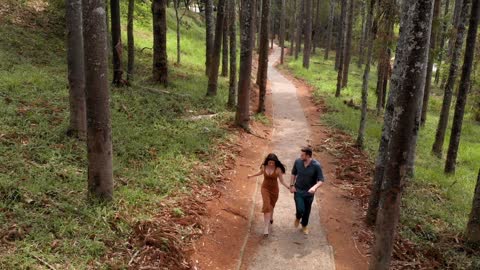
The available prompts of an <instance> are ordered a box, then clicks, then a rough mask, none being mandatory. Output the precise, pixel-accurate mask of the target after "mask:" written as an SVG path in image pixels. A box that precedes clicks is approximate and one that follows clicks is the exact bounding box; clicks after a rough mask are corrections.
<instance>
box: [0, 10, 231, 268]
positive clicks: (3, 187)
mask: <svg viewBox="0 0 480 270" xmlns="http://www.w3.org/2000/svg"><path fill="white" fill-rule="evenodd" d="M9 1H10V2H8V3H9V4H10V5H11V7H12V6H13V7H14V9H15V11H16V12H15V13H13V14H17V15H18V14H20V15H19V16H18V18H20V17H21V15H25V14H24V13H22V12H26V11H29V10H30V9H29V8H28V7H27V6H26V5H27V4H26V3H27V2H25V1H20V2H17V1H15V0H9ZM61 2H63V1H56V0H55V1H50V5H49V6H48V7H47V9H46V10H44V11H41V12H36V13H35V14H36V16H37V18H36V19H35V20H33V19H32V20H30V21H28V23H17V22H13V21H15V20H13V19H15V17H14V16H13V15H12V16H9V17H6V18H4V19H5V21H6V23H4V24H2V27H1V28H0V77H1V78H2V80H0V104H1V105H0V153H1V154H0V232H6V231H7V230H9V229H12V228H19V230H21V231H23V233H22V234H23V237H21V239H17V240H16V241H13V242H12V244H11V245H7V244H4V243H2V244H0V253H1V254H2V256H0V269H32V268H34V269H36V267H37V266H38V265H39V262H38V260H37V259H35V256H38V257H40V258H42V259H43V260H45V261H47V262H49V263H50V264H52V265H54V266H57V268H58V269H92V268H95V269H99V268H106V267H107V266H106V265H102V256H104V255H105V254H106V253H107V252H108V251H109V250H111V249H112V248H113V246H114V245H125V244H126V243H125V242H126V239H127V238H128V236H129V234H130V232H131V227H130V225H131V224H132V223H133V222H135V221H137V220H143V219H148V218H150V217H151V216H152V214H154V213H155V209H156V208H157V207H158V203H159V202H160V201H162V199H164V198H165V197H166V196H168V195H169V194H170V193H171V192H172V191H174V190H179V189H180V190H184V191H185V192H188V188H187V183H191V182H194V181H200V182H201V181H204V179H197V177H196V176H195V175H193V174H192V168H193V166H194V165H193V164H195V163H196V162H198V161H203V160H202V157H205V156H206V155H205V154H208V153H211V152H212V146H213V145H214V143H215V142H216V141H217V140H219V139H220V140H221V139H224V138H226V136H227V133H226V131H225V130H224V129H223V128H222V127H223V125H224V123H225V122H226V121H227V120H231V116H232V113H230V112H228V111H227V110H226V106H225V104H226V95H227V91H226V86H227V85H226V81H225V80H224V79H220V80H219V82H220V87H219V95H218V96H217V97H215V98H205V93H206V85H207V79H206V77H205V75H204V49H203V48H204V44H203V40H204V32H203V31H204V30H203V27H202V22H201V18H200V17H199V16H198V15H196V14H190V13H187V15H186V16H185V17H184V25H183V26H182V63H181V65H178V66H177V65H173V63H174V62H175V60H176V43H175V40H176V39H175V32H174V26H175V24H174V12H173V9H168V26H169V30H168V57H169V63H170V65H169V67H170V82H171V83H170V85H169V88H168V91H170V92H171V94H161V93H155V92H152V91H148V90H146V89H145V87H147V88H154V89H157V88H161V87H159V86H157V85H155V84H153V83H152V82H151V81H150V79H149V78H150V76H151V75H150V74H151V61H152V51H151V49H144V50H143V51H142V49H143V48H145V47H148V48H152V36H151V29H152V27H151V15H150V14H151V13H150V4H149V3H148V1H146V2H145V1H137V4H136V21H135V37H136V49H137V51H136V75H135V81H134V86H133V87H130V88H112V89H111V93H112V97H111V111H112V132H113V149H114V157H113V164H114V181H115V191H114V192H115V194H114V196H115V199H114V201H113V202H112V203H110V204H106V205H102V204H94V203H87V200H86V186H87V183H86V173H87V172H86V168H87V161H86V146H85V143H84V142H79V141H77V140H75V139H72V138H69V137H67V136H66V135H65V132H66V130H67V127H68V113H69V111H68V87H67V86H68V84H67V80H66V75H67V67H66V49H65V41H64V36H63V35H64V28H63V25H62V24H61V23H59V22H63V20H64V19H63V17H62V15H61V14H62V13H63V11H62V6H63V5H62V4H61ZM123 4H124V3H123V1H122V5H123ZM15 5H16V6H15ZM122 7H125V6H122ZM123 10H124V11H126V8H124V9H123ZM32 12H33V11H32ZM47 18H48V19H47ZM125 22H126V19H125V18H123V23H125ZM187 25H188V26H187ZM187 28H188V29H187ZM124 29H125V28H124ZM124 34H125V33H124ZM123 40H124V41H125V40H126V37H124V38H123ZM125 43H126V42H125ZM125 49H126V48H125ZM124 56H125V57H126V50H125V53H124ZM125 66H126V64H125ZM205 113H219V114H220V116H221V117H219V118H216V120H215V119H207V120H200V121H195V122H189V121H187V120H185V119H184V118H185V116H188V115H191V114H205ZM177 212H178V211H177ZM116 247H118V246H116Z"/></svg>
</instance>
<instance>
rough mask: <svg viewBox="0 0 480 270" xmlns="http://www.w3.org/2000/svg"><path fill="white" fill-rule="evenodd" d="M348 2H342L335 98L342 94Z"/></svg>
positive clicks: (345, 0) (343, 0) (344, 0)
mask: <svg viewBox="0 0 480 270" xmlns="http://www.w3.org/2000/svg"><path fill="white" fill-rule="evenodd" d="M347 8H348V7H347V0H342V8H341V13H342V14H341V18H342V19H341V22H340V23H341V24H342V27H341V30H340V35H341V40H340V47H339V48H337V53H338V54H339V57H338V61H339V65H338V73H337V91H336V92H335V97H340V92H341V90H342V77H343V67H344V64H343V63H344V61H345V60H344V58H345V55H344V52H345V39H346V34H347V33H346V32H347V31H346V29H347V21H346V19H347V16H346V13H347Z"/></svg>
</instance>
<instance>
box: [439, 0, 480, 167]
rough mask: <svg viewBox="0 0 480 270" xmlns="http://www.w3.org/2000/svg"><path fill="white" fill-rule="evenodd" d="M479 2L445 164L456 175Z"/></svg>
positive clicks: (475, 3)
mask: <svg viewBox="0 0 480 270" xmlns="http://www.w3.org/2000/svg"><path fill="white" fill-rule="evenodd" d="M479 2H480V0H473V1H472V10H471V13H470V23H469V26H468V34H467V44H466V48H465V58H464V60H463V67H462V77H461V79H460V86H459V88H458V94H457V103H456V104H455V114H454V115H453V123H452V132H451V135H450V144H449V146H448V152H447V161H446V163H445V172H446V173H455V164H456V161H457V153H458V146H459V144H460V135H461V133H462V124H463V116H464V114H465V105H466V104H467V97H468V92H469V91H470V88H471V79H470V76H471V74H472V67H473V59H474V58H475V41H476V37H477V29H478V20H479V17H480V15H479V14H480V3H479Z"/></svg>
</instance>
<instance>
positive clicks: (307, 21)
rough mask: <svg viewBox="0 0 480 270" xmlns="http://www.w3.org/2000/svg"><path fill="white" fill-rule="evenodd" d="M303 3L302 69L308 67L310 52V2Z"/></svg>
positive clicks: (309, 0)
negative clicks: (303, 38) (303, 41)
mask: <svg viewBox="0 0 480 270" xmlns="http://www.w3.org/2000/svg"><path fill="white" fill-rule="evenodd" d="M304 1H305V28H304V29H305V33H304V37H305V44H304V46H303V67H304V68H306V69H308V68H309V67H310V53H311V51H312V0H304Z"/></svg>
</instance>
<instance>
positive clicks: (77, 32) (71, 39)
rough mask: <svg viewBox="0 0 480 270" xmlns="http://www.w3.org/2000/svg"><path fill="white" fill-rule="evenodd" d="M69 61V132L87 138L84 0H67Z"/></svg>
mask: <svg viewBox="0 0 480 270" xmlns="http://www.w3.org/2000/svg"><path fill="white" fill-rule="evenodd" d="M65 7H66V16H65V19H66V26H67V62H68V85H69V89H70V91H69V97H70V126H69V127H68V131H67V134H68V135H70V136H73V137H78V138H80V139H85V136H86V134H87V118H86V108H85V106H86V105H85V66H84V53H83V33H82V31H83V29H82V0H66V1H65Z"/></svg>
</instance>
